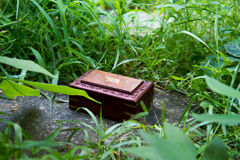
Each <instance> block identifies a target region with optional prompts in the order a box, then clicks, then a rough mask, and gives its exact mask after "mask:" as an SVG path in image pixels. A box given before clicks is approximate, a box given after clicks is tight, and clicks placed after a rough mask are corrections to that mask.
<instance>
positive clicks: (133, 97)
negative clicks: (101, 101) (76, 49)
mask: <svg viewBox="0 0 240 160" xmlns="http://www.w3.org/2000/svg"><path fill="white" fill-rule="evenodd" d="M94 71H96V73H101V74H103V73H107V72H103V71H101V72H99V71H98V70H92V69H91V70H89V71H88V72H86V73H85V74H84V75H82V76H81V77H79V78H78V79H76V80H75V81H74V82H72V83H71V84H70V85H69V86H70V87H74V88H79V89H83V90H85V91H91V92H95V93H100V94H104V95H108V96H112V97H116V98H119V99H124V100H127V101H132V102H138V101H139V100H140V99H141V97H142V96H143V95H144V94H145V92H147V90H149V89H150V88H151V87H153V83H152V82H149V81H142V80H137V79H134V78H130V77H125V76H120V75H117V77H118V76H120V78H122V79H123V80H125V81H126V80H129V78H130V79H131V81H133V84H134V85H133V84H131V83H130V84H128V82H126V84H125V83H124V85H126V86H127V87H129V88H130V89H129V90H128V88H127V87H119V88H117V87H116V86H111V85H109V82H108V81H112V82H115V83H117V82H118V81H119V80H116V79H118V78H117V77H115V76H116V74H112V73H109V74H111V76H112V75H114V77H111V76H109V77H111V78H113V79H111V78H109V77H108V80H107V83H108V85H105V83H106V82H101V80H97V81H95V80H94V76H93V75H94V74H93V75H92V76H89V75H91V73H92V72H94ZM103 75H108V74H103ZM86 77H88V78H86ZM100 77H101V76H100ZM92 78H93V79H92ZM115 78H116V79H115ZM119 83H120V82H119ZM131 85H133V86H134V87H132V86H131ZM123 91H125V92H123ZM131 92H132V93H131Z"/></svg>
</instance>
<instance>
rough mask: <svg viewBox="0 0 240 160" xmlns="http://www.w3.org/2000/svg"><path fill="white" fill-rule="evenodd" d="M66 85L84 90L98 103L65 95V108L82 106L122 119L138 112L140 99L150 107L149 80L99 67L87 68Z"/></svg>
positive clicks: (151, 97) (150, 89)
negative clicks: (105, 70) (113, 72)
mask: <svg viewBox="0 0 240 160" xmlns="http://www.w3.org/2000/svg"><path fill="white" fill-rule="evenodd" d="M70 87H73V88H78V89H82V90H85V91H86V92H87V93H88V94H89V96H91V97H92V98H94V99H96V100H97V101H100V102H101V103H102V104H98V103H96V102H94V101H91V100H88V99H87V98H85V97H82V96H69V107H70V108H71V109H77V108H78V107H86V108H88V109H89V110H91V111H92V112H93V113H94V114H99V113H100V108H101V107H102V115H103V116H104V117H107V118H110V119H113V120H117V121H123V120H128V119H130V118H131V117H132V116H133V115H135V114H136V113H139V112H142V111H143V110H142V107H141V106H140V101H143V102H144V104H145V105H146V106H147V108H150V107H151V105H152V101H153V92H154V89H153V83H152V82H148V81H142V80H137V79H134V78H130V77H125V76H121V75H116V74H112V73H108V72H103V71H99V70H90V71H88V72H87V73H85V74H84V75H82V76H81V77H80V78H78V79H77V80H75V81H74V82H73V83H71V84H70Z"/></svg>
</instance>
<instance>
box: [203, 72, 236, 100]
mask: <svg viewBox="0 0 240 160" xmlns="http://www.w3.org/2000/svg"><path fill="white" fill-rule="evenodd" d="M205 79H206V82H207V85H208V87H209V88H210V89H211V90H212V91H214V92H216V93H219V94H222V95H225V96H228V97H232V98H240V92H239V91H238V90H236V89H233V88H231V87H229V86H227V85H226V84H223V83H221V82H219V81H218V80H216V79H214V78H211V77H209V76H205Z"/></svg>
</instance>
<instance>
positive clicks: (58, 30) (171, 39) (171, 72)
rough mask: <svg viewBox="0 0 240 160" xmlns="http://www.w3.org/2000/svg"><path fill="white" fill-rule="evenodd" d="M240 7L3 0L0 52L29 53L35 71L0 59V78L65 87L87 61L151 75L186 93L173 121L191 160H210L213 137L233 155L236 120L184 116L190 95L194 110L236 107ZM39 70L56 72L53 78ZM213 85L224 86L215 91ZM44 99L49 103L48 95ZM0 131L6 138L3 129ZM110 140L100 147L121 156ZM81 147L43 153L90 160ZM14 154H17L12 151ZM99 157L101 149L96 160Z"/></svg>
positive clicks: (233, 1) (203, 2)
mask: <svg viewBox="0 0 240 160" xmlns="http://www.w3.org/2000/svg"><path fill="white" fill-rule="evenodd" d="M239 6H240V2H239V1H237V0H229V1H207V0H174V1H169V0H163V1H159V0H156V1H154V0H141V1H135V0H127V1H123V0H116V1H110V0H99V1H95V0H84V1H73V0H52V1H48V0H41V1H40V0H21V1H20V0H17V1H13V0H1V2H0V55H1V56H7V57H11V58H18V59H25V60H31V61H34V62H35V63H37V64H39V66H38V67H41V70H38V71H37V72H36V70H33V71H34V72H27V74H26V71H27V70H29V71H31V69H29V68H28V67H30V68H35V69H36V66H35V65H29V66H28V67H27V68H26V66H25V67H24V66H22V67H21V66H18V65H16V64H15V67H17V68H20V69H21V70H20V69H16V68H13V67H14V65H6V64H7V63H4V62H5V60H4V59H2V61H1V64H0V70H1V72H0V76H1V81H3V80H4V79H12V78H19V79H21V80H23V79H26V80H31V81H38V82H47V83H52V84H57V83H59V84H65V85H67V84H69V83H70V82H72V81H73V80H75V79H76V78H77V77H79V76H80V75H81V74H83V73H84V72H86V71H87V70H89V69H90V68H94V69H100V70H104V71H109V72H114V73H119V74H123V75H127V76H132V77H136V78H141V79H144V80H151V81H153V82H154V83H155V84H156V86H163V87H166V88H168V89H174V90H177V91H179V92H182V93H184V94H186V95H187V96H189V97H191V99H192V100H191V102H190V104H189V105H188V106H186V110H185V112H184V114H183V116H182V118H181V121H183V122H184V124H185V125H184V128H183V131H184V133H185V134H187V135H188V136H189V137H190V138H191V140H192V141H193V143H194V144H195V146H196V149H197V151H196V154H197V157H198V158H200V159H201V158H203V157H205V158H206V157H208V155H206V154H207V153H208V149H209V148H210V149H211V147H212V146H214V145H215V144H220V145H219V146H220V148H221V146H224V145H222V142H223V143H224V144H225V145H226V147H227V151H228V154H229V156H230V158H236V159H238V158H239V157H240V153H239V150H240V149H239V144H240V142H239V135H240V132H239V129H238V125H239V124H234V125H229V126H228V125H223V124H221V123H220V122H219V121H218V122H217V123H215V122H213V123H209V122H206V121H200V122H199V121H197V118H196V119H195V118H190V119H189V118H188V115H192V113H190V108H191V105H192V103H193V102H194V101H195V100H198V101H200V106H201V107H200V108H199V109H198V110H197V111H195V114H202V113H206V114H209V115H214V116H215V114H217V115H235V114H236V115H238V114H239V113H240V109H239V102H240V99H239V97H234V95H236V94H238V92H239V89H240V75H239V68H240V63H239V62H240V60H239V58H240V56H239V55H240V50H239V48H240V42H239V35H240V30H239V23H240V10H239ZM139 13H141V14H146V15H148V16H149V17H150V18H149V20H148V21H147V22H148V23H150V22H151V23H154V24H156V27H154V28H152V27H151V25H150V26H149V25H146V23H143V22H142V21H141V18H142V17H141V16H138V15H139ZM133 21H134V23H133ZM12 66H13V67H12ZM34 66H35V67H34ZM58 72H59V77H58ZM40 73H43V74H40ZM46 73H47V75H50V76H52V77H55V78H53V79H51V77H49V76H47V75H46ZM52 73H53V74H52ZM206 75H208V76H210V77H213V78H215V79H216V80H218V81H214V80H212V79H208V78H206ZM3 77H5V78H3ZM211 82H213V83H211ZM218 82H221V83H224V84H226V85H227V86H229V87H230V89H229V88H228V87H227V88H228V89H226V86H224V87H223V88H222V85H221V83H218ZM212 84H213V85H212ZM214 84H215V86H214ZM210 89H212V91H211V90H210ZM232 89H233V90H234V91H232ZM222 90H224V92H221V91H222ZM226 90H227V91H228V92H227V93H226V92H225V91H226ZM49 99H50V101H51V103H52V99H53V97H52V98H49ZM163 107H164V102H163ZM163 117H164V115H163ZM193 117H194V116H193ZM163 119H164V118H163ZM195 122H196V123H195ZM9 125H10V127H11V126H14V125H13V124H9ZM15 126H16V125H15ZM10 127H9V128H10ZM15 128H16V127H15ZM96 128H97V130H96V131H97V133H100V132H102V131H101V129H100V128H99V126H96ZM140 128H141V127H140ZM142 128H148V129H147V130H149V131H150V132H151V133H153V132H154V134H157V135H159V134H160V133H159V132H160V131H159V130H162V129H163V130H164V126H144V125H143V124H142ZM152 128H154V129H155V130H154V131H153V130H152ZM75 130H76V129H75ZM18 132H19V130H18ZM19 133H20V132H19ZM1 134H4V135H6V137H8V136H7V135H8V134H9V133H8V131H4V132H1ZM161 134H162V132H161ZM104 136H106V135H104V134H103V133H102V134H101V136H100V137H99V143H98V145H97V148H101V147H102V144H101V143H102V141H103V140H104ZM166 136H167V135H166ZM147 137H148V136H147ZM149 137H151V136H149ZM159 137H160V140H159V139H158V140H159V141H161V138H162V137H161V136H159ZM159 137H158V138H159ZM216 137H221V139H222V140H219V139H218V138H216ZM135 138H137V139H138V138H140V137H134V138H133V139H134V140H135ZM152 138H153V139H156V140H157V138H156V137H152ZM140 139H141V138H140ZM143 139H145V140H146V138H145V137H143ZM5 140H6V142H4V143H12V142H10V141H8V138H6V139H5ZM141 142H142V140H141ZM139 143H140V141H139ZM143 144H145V143H141V145H143ZM115 145H118V144H117V143H115ZM113 146H114V145H113ZM157 146H158V145H154V144H152V145H150V146H149V147H157ZM111 147H112V146H108V148H105V149H106V150H108V151H116V152H111V154H110V152H109V155H108V158H110V159H114V157H115V159H116V157H118V156H125V155H128V154H127V152H124V151H123V150H121V147H116V148H114V147H112V148H111ZM158 147H159V146H158ZM207 148H208V149H207ZM223 148H224V147H223ZM111 149H112V150H111ZM50 150H51V149H49V151H50ZM89 150H91V147H90V146H75V147H73V148H72V150H70V151H69V152H67V153H66V154H62V155H61V154H60V153H58V152H56V151H54V150H51V154H50V155H47V156H46V157H48V156H50V157H51V156H53V157H55V158H56V157H61V156H62V159H65V157H71V156H73V155H77V152H78V151H82V152H80V155H81V156H83V157H84V156H86V157H88V154H90V151H89ZM85 153H87V154H85ZM120 153H121V154H120ZM9 154H10V153H9ZM14 154H15V152H14ZM22 154H23V152H22V151H19V150H17V151H16V157H21V155H22ZM135 155H137V156H140V157H141V155H140V154H135ZM81 156H80V157H81ZM101 156H103V151H102V150H101V151H100V152H98V153H97V155H96V157H94V158H99V157H101ZM132 156H133V155H132ZM158 156H159V155H158ZM129 157H131V156H129V155H128V158H129ZM88 158H89V157H88ZM91 158H92V157H91ZM135 158H136V157H135ZM129 159H130V158H129Z"/></svg>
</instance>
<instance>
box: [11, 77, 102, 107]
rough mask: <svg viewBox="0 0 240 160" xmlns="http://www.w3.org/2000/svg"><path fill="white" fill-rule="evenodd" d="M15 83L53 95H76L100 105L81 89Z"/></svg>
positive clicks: (35, 83)
mask: <svg viewBox="0 0 240 160" xmlns="http://www.w3.org/2000/svg"><path fill="white" fill-rule="evenodd" d="M14 80H15V81H18V82H21V83H23V84H26V85H29V86H32V87H35V88H39V89H43V90H45V91H49V92H53V93H60V94H67V95H78V96H83V97H85V98H87V99H90V100H92V101H94V102H96V103H100V102H98V101H96V100H95V99H93V98H91V97H90V96H89V95H88V94H87V92H86V91H84V90H81V89H75V88H71V87H68V86H60V85H54V84H46V83H40V82H31V81H24V80H19V79H14Z"/></svg>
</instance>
